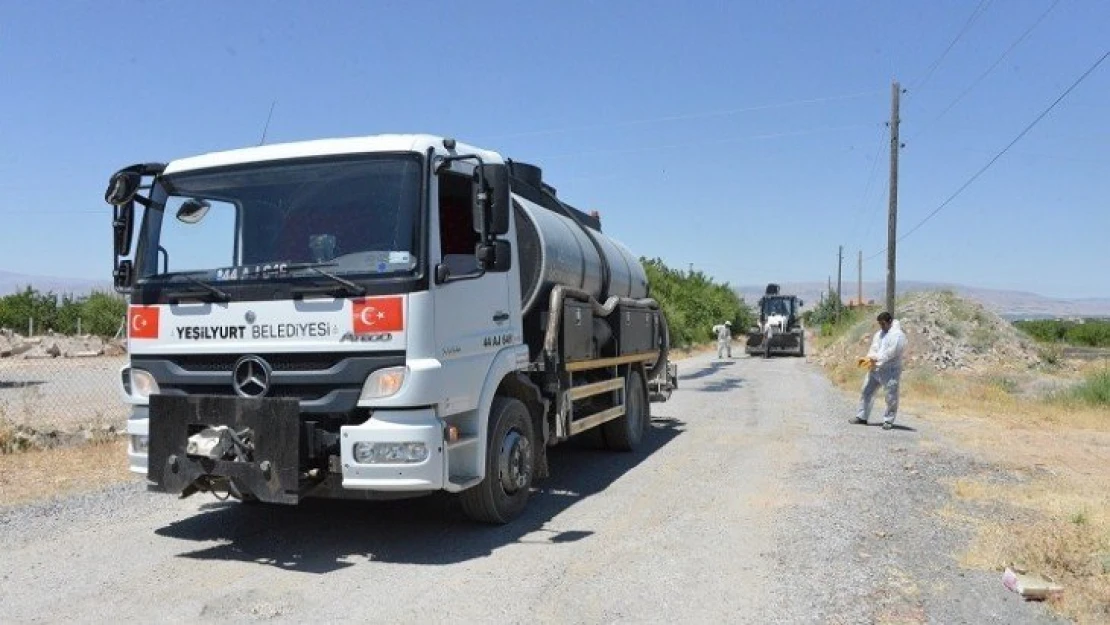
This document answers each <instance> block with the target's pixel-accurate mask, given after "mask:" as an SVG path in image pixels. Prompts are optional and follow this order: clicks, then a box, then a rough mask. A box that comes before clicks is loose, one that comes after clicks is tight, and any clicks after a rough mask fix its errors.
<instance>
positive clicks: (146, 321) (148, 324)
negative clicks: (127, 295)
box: [127, 306, 158, 339]
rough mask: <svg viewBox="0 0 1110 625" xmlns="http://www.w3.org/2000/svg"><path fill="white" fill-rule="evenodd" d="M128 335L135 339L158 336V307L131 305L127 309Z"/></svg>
mask: <svg viewBox="0 0 1110 625" xmlns="http://www.w3.org/2000/svg"><path fill="white" fill-rule="evenodd" d="M127 335H128V336H129V337H131V338H133V339H156V338H158V307H157V306H130V307H128V309H127Z"/></svg>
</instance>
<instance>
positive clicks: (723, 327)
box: [713, 321, 732, 358]
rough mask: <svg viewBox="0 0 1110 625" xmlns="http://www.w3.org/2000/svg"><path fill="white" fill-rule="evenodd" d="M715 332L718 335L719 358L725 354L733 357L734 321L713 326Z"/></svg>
mask: <svg viewBox="0 0 1110 625" xmlns="http://www.w3.org/2000/svg"><path fill="white" fill-rule="evenodd" d="M713 334H715V335H717V358H724V354H728V357H729V358H732V322H731V321H726V322H724V323H722V324H719V325H715V326H713Z"/></svg>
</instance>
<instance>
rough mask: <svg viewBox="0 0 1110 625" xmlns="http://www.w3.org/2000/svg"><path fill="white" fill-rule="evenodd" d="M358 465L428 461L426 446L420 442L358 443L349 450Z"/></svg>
mask: <svg viewBox="0 0 1110 625" xmlns="http://www.w3.org/2000/svg"><path fill="white" fill-rule="evenodd" d="M351 455H353V456H354V458H355V462H357V463H359V464H415V463H418V462H424V461H425V460H427V459H428V446H427V445H425V444H424V443H421V442H407V443H372V442H370V441H359V442H357V443H355V446H354V449H352V450H351Z"/></svg>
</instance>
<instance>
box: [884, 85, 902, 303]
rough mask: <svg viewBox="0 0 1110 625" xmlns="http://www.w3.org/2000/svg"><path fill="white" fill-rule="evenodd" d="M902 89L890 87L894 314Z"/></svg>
mask: <svg viewBox="0 0 1110 625" xmlns="http://www.w3.org/2000/svg"><path fill="white" fill-rule="evenodd" d="M901 94H902V87H901V85H899V84H898V81H897V80H895V81H894V82H893V83H891V85H890V212H889V216H888V217H887V227H886V311H887V312H889V313H890V314H892V315H893V314H894V290H895V271H894V268H895V259H896V258H897V255H896V254H895V245H896V244H897V242H898V241H897V239H898V150H899V149H900V148H901V146H902V144H901V142H900V140H899V139H898V125H899V124H900V123H901V119H900V118H899V117H898V100H899V96H901Z"/></svg>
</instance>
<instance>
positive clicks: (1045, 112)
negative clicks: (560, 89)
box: [867, 50, 1110, 260]
mask: <svg viewBox="0 0 1110 625" xmlns="http://www.w3.org/2000/svg"><path fill="white" fill-rule="evenodd" d="M1108 56H1110V50H1107V51H1106V52H1105V53H1103V55H1102V56H1101V57H1099V59H1098V60H1097V61H1095V63H1094V65H1092V66H1091V67H1089V68H1088V69H1087V71H1085V72H1083V75H1082V76H1080V77H1079V78H1077V79H1076V81H1075V82H1073V83H1072V84H1071V86H1069V87H1068V88H1067V89H1065V90H1064V92H1063V93H1061V94H1060V96H1059V97H1058V98H1056V99H1055V100H1054V101H1053V102H1052V104H1049V105H1048V108H1046V109H1045V110H1043V111H1041V114H1040V115H1037V117H1036V118H1035V119H1034V120H1033V121H1032V122H1030V123H1029V125H1028V126H1026V127H1025V129H1024V130H1022V131H1021V132H1020V133H1018V136H1016V137H1014V140H1013V141H1011V142H1010V143H1008V144H1007V145H1006V147H1004V148H1002V150H1001V151H1000V152H999V153H998V154H995V155H994V158H992V159H991V160H989V161H987V164H986V165H983V167H982V168H980V169H979V171H977V172H975V175H973V176H972V177H971V178H968V180H967V182H965V183H963V184H962V185H961V186H960V188H959V189H956V191H955V193H953V194H952V195H950V196H948V199H946V200H944V201H943V202H941V203H940V206H937V207H936V208H935V209H933V211H932V212H931V213H929V214H928V215H926V216H925V218H924V219H922V220H921V221H919V222H917V224H916V225H915V226H914V227H912V228H910V229H909V231H907V232H905V233H903V234H902V235H901V236H899V237H898V238H897V239H896V240H895V242H896V243H899V242H901V241H902V240H903V239H905V238H906V237H908V236H910V235H911V234H913V233H914V232H916V231H917V230H918V228H920V227H921V226H924V225H925V223H926V222H928V221H929V220H930V219H932V218H933V217H934V216H936V214H937V213H939V212H940V211H941V210H943V209H944V207H945V206H948V205H949V204H950V203H952V200H954V199H956V198H957V197H958V196H959V195H960V194H961V193H963V192H964V190H965V189H967V188H968V187H970V186H971V184H972V183H974V182H975V181H976V180H978V179H979V176H982V175H983V174H984V173H985V172H986V171H987V170H988V169H990V168H991V166H992V165H994V164H995V163H996V162H997V161H998V159H1000V158H1002V155H1004V154H1005V153H1006V152H1009V151H1010V148H1012V147H1014V145H1015V144H1016V143H1017V142H1018V141H1021V139H1022V138H1023V137H1024V136H1025V135H1026V134H1028V133H1029V131H1030V130H1032V129H1033V127H1034V126H1036V125H1037V124H1038V123H1040V121H1041V120H1042V119H1044V118H1045V116H1046V115H1048V114H1049V113H1050V112H1051V111H1052V109H1054V108H1056V105H1057V104H1059V103H1060V102H1062V101H1063V100H1064V98H1066V97H1068V94H1070V93H1071V92H1072V91H1073V90H1074V89H1075V88H1076V87H1078V86H1079V84H1080V83H1082V82H1083V81H1084V80H1086V79H1087V77H1088V76H1090V75H1091V73H1093V72H1094V71H1095V70H1096V69H1098V66H1099V65H1102V62H1103V61H1105V60H1106V57H1108ZM885 252H886V248H883V249H882V250H881V251H879V252H877V253H875V254H872V255H871V256H868V257H867V260H872V259H874V258H877V257H878V256H881V255H882V254H884V253H885Z"/></svg>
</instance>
